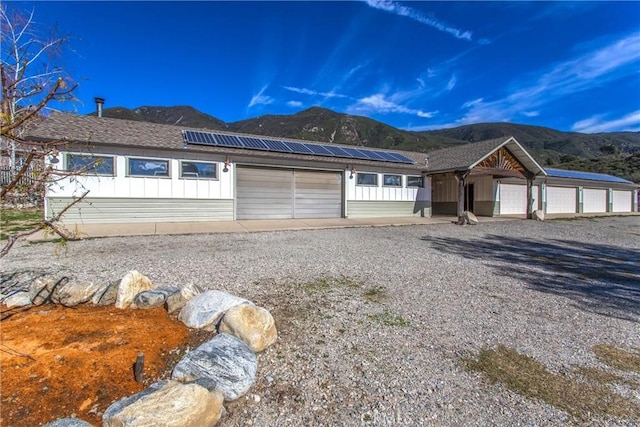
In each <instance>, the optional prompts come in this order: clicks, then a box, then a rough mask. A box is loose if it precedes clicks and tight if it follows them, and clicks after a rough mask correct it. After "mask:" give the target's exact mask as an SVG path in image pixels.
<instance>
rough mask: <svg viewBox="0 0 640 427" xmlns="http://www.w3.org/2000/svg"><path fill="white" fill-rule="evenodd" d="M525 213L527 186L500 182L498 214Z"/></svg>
mask: <svg viewBox="0 0 640 427" xmlns="http://www.w3.org/2000/svg"><path fill="white" fill-rule="evenodd" d="M525 213H527V186H526V185H518V184H502V183H501V184H500V215H509V214H525Z"/></svg>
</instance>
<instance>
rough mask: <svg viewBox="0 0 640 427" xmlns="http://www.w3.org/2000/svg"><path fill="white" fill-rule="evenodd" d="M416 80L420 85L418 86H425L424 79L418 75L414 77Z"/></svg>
mask: <svg viewBox="0 0 640 427" xmlns="http://www.w3.org/2000/svg"><path fill="white" fill-rule="evenodd" d="M416 81H417V82H418V84H419V85H420V87H421V88H423V87H425V86H426V85H425V83H424V80H423V79H421V78H420V77H418V78H417V79H416Z"/></svg>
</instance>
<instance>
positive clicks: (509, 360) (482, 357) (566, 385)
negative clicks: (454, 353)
mask: <svg viewBox="0 0 640 427" xmlns="http://www.w3.org/2000/svg"><path fill="white" fill-rule="evenodd" d="M463 362H464V365H465V367H466V369H467V370H469V371H475V372H479V373H481V374H482V375H483V376H484V377H485V378H487V379H488V380H489V381H491V382H492V383H502V384H504V385H505V386H506V387H508V388H509V389H511V390H513V391H514V392H516V393H518V394H520V395H522V396H525V397H528V398H531V399H540V400H542V401H544V402H546V403H548V404H550V405H553V406H555V407H556V408H559V409H561V410H563V411H566V412H567V413H569V414H570V415H572V416H574V417H576V418H578V419H580V420H587V419H590V418H592V416H593V415H594V414H598V415H604V416H613V417H619V418H625V419H632V420H636V421H640V408H639V407H638V405H637V404H636V403H635V402H633V401H632V400H630V399H627V398H625V397H623V396H620V395H619V394H617V393H614V392H613V391H612V390H611V388H610V387H609V386H608V385H607V384H606V383H607V382H608V381H605V382H602V381H599V380H597V379H596V378H590V380H591V381H587V382H585V381H579V380H578V379H576V378H572V377H570V376H567V375H562V374H556V373H553V372H550V371H549V370H548V369H547V368H546V367H545V366H544V365H543V364H542V363H540V362H538V361H536V360H535V359H533V358H531V357H529V356H526V355H523V354H520V353H518V352H517V351H516V350H514V349H512V348H509V347H506V346H504V345H499V346H498V347H496V348H495V349H488V348H484V349H482V350H481V351H480V352H479V353H478V355H477V356H475V357H470V358H465V359H463ZM612 378H613V377H607V378H606V379H607V380H610V379H612ZM600 379H604V377H601V378H600ZM593 380H595V381H593Z"/></svg>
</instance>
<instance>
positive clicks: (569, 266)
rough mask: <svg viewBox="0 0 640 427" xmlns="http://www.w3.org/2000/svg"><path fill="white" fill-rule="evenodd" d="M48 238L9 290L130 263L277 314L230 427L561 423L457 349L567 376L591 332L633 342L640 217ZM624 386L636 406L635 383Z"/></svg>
mask: <svg viewBox="0 0 640 427" xmlns="http://www.w3.org/2000/svg"><path fill="white" fill-rule="evenodd" d="M54 250H55V246H54V245H53V244H51V243H40V244H23V245H21V246H17V247H16V248H15V249H14V250H12V252H11V253H10V254H9V255H8V256H7V257H5V259H3V261H2V264H3V266H2V269H3V274H4V277H5V287H6V286H7V285H8V284H9V283H10V282H9V281H7V280H6V279H7V278H8V277H12V278H13V279H14V280H19V279H25V278H27V277H31V276H34V275H37V274H40V273H43V272H46V273H48V274H53V275H55V276H61V275H69V276H71V277H73V278H75V280H80V281H113V280H118V279H119V278H121V277H122V276H123V275H124V274H125V273H126V272H127V271H129V270H132V269H137V270H139V271H140V272H142V273H144V274H146V275H148V276H149V277H150V278H151V279H152V281H153V282H154V283H155V284H156V285H184V284H187V283H196V284H199V285H202V286H204V287H207V288H211V289H223V290H226V291H228V292H231V293H234V294H237V295H239V296H242V297H246V298H248V299H251V300H253V301H255V302H256V303H257V304H260V305H263V306H264V307H266V308H267V309H269V310H270V311H271V312H272V313H273V315H274V317H275V318H276V323H277V325H278V328H279V332H280V335H279V340H278V343H277V344H276V345H274V346H273V347H271V348H270V349H268V350H267V351H265V352H264V353H262V354H261V355H260V357H259V364H260V365H259V370H258V378H257V382H256V384H255V385H254V387H253V388H252V389H251V391H250V394H249V395H248V396H246V397H243V398H241V399H240V400H239V401H237V402H234V403H231V404H229V405H228V408H227V409H228V414H227V416H226V418H225V419H224V421H223V422H222V423H221V425H223V426H242V425H256V426H257V425H259V426H269V425H273V426H279V425H283V426H284V425H287V426H303V425H355V426H357V425H438V426H440V425H442V426H450V425H487V426H493V425H510V426H511V425H523V426H524V425H527V426H529V425H538V426H547V425H558V426H559V425H567V424H572V423H574V421H572V419H571V418H570V417H569V416H568V415H567V414H566V413H565V412H563V411H561V410H559V409H557V408H555V407H554V406H551V405H548V404H546V403H544V402H541V401H536V400H531V399H527V398H525V397H522V396H520V395H519V394H516V393H514V392H512V391H510V390H509V389H507V388H506V387H505V386H502V385H500V384H498V385H492V384H490V383H488V382H487V381H485V380H484V379H483V378H482V377H481V376H480V375H479V374H476V373H469V372H467V371H465V369H464V368H463V366H462V364H461V362H460V358H461V357H464V356H468V355H471V354H475V353H477V352H478V351H479V350H480V349H481V348H483V347H489V348H490V347H495V346H497V345H498V344H504V345H506V346H508V347H511V348H514V349H516V350H517V351H518V352H520V353H522V354H526V355H528V356H531V357H533V358H534V359H536V360H538V361H539V362H542V363H543V364H545V365H546V367H547V368H548V369H549V370H550V371H552V372H555V373H564V372H568V371H570V370H571V369H572V368H573V367H574V366H578V365H579V366H586V367H591V366H594V367H596V366H602V364H601V362H600V361H599V360H598V359H597V358H596V356H595V355H594V353H593V351H592V348H593V346H594V345H602V344H605V345H612V346H616V347H619V348H626V349H634V348H636V349H637V348H640V327H639V320H640V217H638V216H635V217H611V218H599V219H580V220H564V221H558V220H556V221H546V222H534V221H506V222H486V223H481V224H479V225H477V226H465V227H460V226H455V225H453V224H452V225H446V224H445V225H427V226H404V227H376V228H352V229H327V230H313V231H282V232H265V233H254V234H214V235H194V236H148V237H126V238H104V239H94V240H87V241H81V242H72V243H69V244H68V247H67V249H66V253H63V254H62V255H60V256H56V255H54ZM632 375H635V374H632ZM635 379H636V380H638V379H640V375H635ZM619 391H620V393H622V394H623V395H625V396H626V397H629V398H630V399H632V400H634V401H635V403H637V404H638V407H639V408H640V393H638V392H637V390H635V391H634V390H630V389H624V388H622V389H620V390H619ZM639 411H640V409H639ZM586 422H589V423H590V424H594V425H605V424H606V425H632V422H631V421H627V422H625V421H624V420H617V419H606V418H603V417H599V416H594V417H592V418H591V419H590V420H587V421H586Z"/></svg>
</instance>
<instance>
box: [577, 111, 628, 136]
mask: <svg viewBox="0 0 640 427" xmlns="http://www.w3.org/2000/svg"><path fill="white" fill-rule="evenodd" d="M571 129H572V130H574V131H576V132H584V133H599V132H612V131H633V132H637V131H640V110H638V111H634V112H632V113H629V114H627V115H625V116H623V117H620V118H617V119H613V120H608V119H606V118H605V115H603V114H598V115H595V116H592V117H589V118H588V119H584V120H580V121H579V122H576V123H575V124H574V125H573V127H572V128H571Z"/></svg>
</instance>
